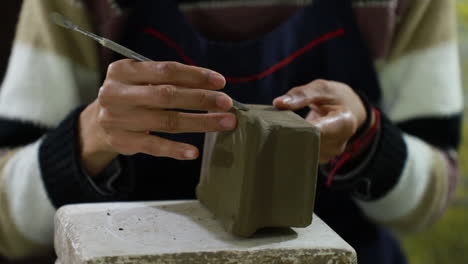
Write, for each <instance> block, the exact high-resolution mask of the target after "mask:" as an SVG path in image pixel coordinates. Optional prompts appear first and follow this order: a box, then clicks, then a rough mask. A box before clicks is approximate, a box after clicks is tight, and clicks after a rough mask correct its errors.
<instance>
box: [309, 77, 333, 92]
mask: <svg viewBox="0 0 468 264" xmlns="http://www.w3.org/2000/svg"><path fill="white" fill-rule="evenodd" d="M313 84H314V86H315V87H317V89H320V90H321V91H322V92H323V93H329V92H331V91H332V86H331V85H330V82H329V81H327V80H324V79H318V80H315V81H314V82H313Z"/></svg>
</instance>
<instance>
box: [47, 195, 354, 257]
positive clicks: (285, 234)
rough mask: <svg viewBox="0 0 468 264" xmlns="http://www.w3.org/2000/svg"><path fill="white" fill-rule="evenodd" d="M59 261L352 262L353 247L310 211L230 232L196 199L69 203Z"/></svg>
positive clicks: (59, 235) (59, 224)
mask: <svg viewBox="0 0 468 264" xmlns="http://www.w3.org/2000/svg"><path fill="white" fill-rule="evenodd" d="M55 249H56V252H57V255H58V257H59V261H58V262H60V263H62V264H101V263H106V264H109V263H116V264H124V263H125V264H133V263H139V264H163V263H167V264H179V263H184V264H188V263H194V264H197V263H212V264H215V263H231V264H234V263H249V264H250V263H251V264H262V263H278V264H281V263H288V264H289V263H291V264H292V263H294V264H302V263H308V264H315V263H317V264H322V263H326V264H335V263H336V264H355V263H356V253H355V251H354V249H353V248H352V247H351V246H350V245H349V244H347V243H346V242H345V241H344V240H343V239H341V238H340V237H339V236H338V235H337V234H336V233H335V232H334V231H333V230H332V229H331V228H329V227H328V226H327V225H326V224H325V223H324V222H323V221H321V220H320V219H319V218H318V217H317V216H314V220H313V222H312V225H310V226H308V227H307V228H290V229H270V230H265V231H262V232H260V233H258V234H256V235H255V236H254V237H252V238H240V237H235V236H233V235H231V234H229V233H227V232H226V231H224V229H223V228H222V226H221V225H220V223H219V222H218V221H216V219H214V218H213V216H212V214H211V213H210V212H209V211H208V210H207V209H206V208H204V207H203V206H202V205H201V204H200V203H199V202H198V201H170V202H137V203H102V204H83V205H71V206H66V207H63V208H61V209H60V210H59V211H58V212H57V215H56V217H55Z"/></svg>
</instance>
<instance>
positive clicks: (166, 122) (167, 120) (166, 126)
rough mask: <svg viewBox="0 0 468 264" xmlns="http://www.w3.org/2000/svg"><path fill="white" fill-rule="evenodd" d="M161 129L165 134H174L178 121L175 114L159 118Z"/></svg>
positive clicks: (171, 113) (167, 114) (170, 113)
mask: <svg viewBox="0 0 468 264" xmlns="http://www.w3.org/2000/svg"><path fill="white" fill-rule="evenodd" d="M160 122H161V124H160V126H161V129H162V130H164V131H167V132H175V131H177V129H178V127H179V119H178V116H177V114H176V113H175V112H167V113H165V114H163V115H162V116H161V121H160Z"/></svg>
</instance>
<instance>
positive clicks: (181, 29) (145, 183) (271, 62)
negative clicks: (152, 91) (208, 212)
mask: <svg viewBox="0 0 468 264" xmlns="http://www.w3.org/2000/svg"><path fill="white" fill-rule="evenodd" d="M136 2H137V3H135V4H136V5H137V6H136V9H135V12H134V17H133V19H131V20H130V21H131V23H129V27H128V28H127V30H126V32H129V34H128V35H127V36H126V38H125V44H126V45H128V46H129V47H131V48H133V49H135V50H136V51H137V52H139V53H141V54H144V55H145V56H147V57H149V58H151V59H154V60H157V61H178V62H182V63H186V64H193V65H198V66H202V67H207V68H210V69H213V70H215V71H218V72H220V73H221V74H223V75H224V76H226V77H227V80H228V83H227V85H226V88H225V89H224V90H223V91H224V92H226V93H227V94H229V95H230V96H231V97H233V98H234V99H237V100H238V101H240V102H243V103H255V104H271V103H272V101H273V99H274V98H276V97H278V96H280V95H283V94H285V93H286V92H287V91H288V90H289V89H291V88H292V87H294V86H299V85H304V84H307V83H309V82H311V81H313V80H315V79H319V78H321V79H329V80H334V81H339V82H343V83H346V84H348V85H350V86H351V87H352V88H353V89H356V90H359V91H360V92H361V93H363V94H365V95H366V96H367V97H368V98H369V99H370V101H371V102H372V103H373V104H374V105H378V104H379V102H380V97H381V95H380V89H379V86H378V81H377V78H376V74H375V71H374V68H373V65H372V61H371V59H370V56H369V54H368V51H367V48H366V46H365V44H364V42H363V41H362V39H361V35H360V33H359V30H358V28H357V26H356V23H355V21H354V16H353V10H352V7H351V4H350V1H345V0H315V1H313V2H312V3H311V4H309V5H308V6H306V7H304V8H302V9H300V10H298V11H297V12H296V13H294V14H293V15H292V16H291V17H290V18H289V19H288V20H286V21H285V22H283V23H282V24H281V25H280V26H278V27H277V28H276V29H274V30H273V31H271V32H269V33H267V34H265V35H263V36H261V37H258V38H256V39H253V40H247V41H240V42H234V43H222V42H213V41H209V40H207V39H206V38H204V37H203V36H202V35H201V34H200V33H198V32H197V31H196V30H194V28H193V27H192V25H191V24H190V23H189V22H188V21H187V19H186V18H185V16H184V15H183V14H182V13H181V11H180V10H179V7H178V2H177V1H169V0H164V1H154V0H141V1H136ZM307 112H308V111H307V109H304V110H303V111H299V114H301V115H302V116H304V115H305V114H307ZM162 136H164V137H166V138H170V139H173V140H177V141H183V142H187V143H190V144H194V145H196V146H198V147H199V148H200V149H202V147H203V134H173V135H168V134H164V135H162ZM134 162H135V169H136V173H137V175H139V177H140V178H138V179H137V183H136V184H137V192H136V193H135V195H134V197H135V199H136V200H160V199H189V198H194V197H195V193H194V189H195V186H196V184H197V182H198V178H199V172H200V159H198V160H196V161H177V160H173V159H167V158H154V157H149V156H147V155H136V156H135V157H134ZM148 172H153V173H148ZM317 188H318V194H317V199H316V208H315V212H316V213H317V214H318V215H319V216H320V217H321V218H322V219H323V220H324V221H325V222H326V223H328V224H329V225H330V226H331V227H332V228H333V229H334V230H335V231H336V232H337V233H338V234H340V235H341V236H342V237H343V238H344V239H345V240H347V241H348V242H349V243H350V244H351V245H352V246H353V247H354V248H355V249H356V251H357V252H358V258H359V263H360V264H366V263H372V264H375V263H380V264H386V263H388V264H396V263H405V261H404V258H403V257H402V255H401V253H400V250H399V249H398V245H397V244H396V243H395V240H394V239H393V238H392V237H391V236H390V235H389V233H388V232H387V231H385V230H383V229H381V228H379V227H377V226H376V225H375V224H373V223H371V222H370V221H368V220H367V219H366V218H365V216H364V215H363V214H362V212H361V211H360V209H359V208H358V207H357V206H356V205H355V204H354V202H353V201H352V200H351V198H350V197H349V195H348V194H346V193H342V192H339V191H332V190H330V189H328V188H326V187H325V186H324V185H323V182H322V181H320V182H319V184H318V187H317Z"/></svg>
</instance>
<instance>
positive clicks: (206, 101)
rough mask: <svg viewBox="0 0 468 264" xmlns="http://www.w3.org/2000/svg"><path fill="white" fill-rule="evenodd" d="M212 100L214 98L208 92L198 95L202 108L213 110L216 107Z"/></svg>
mask: <svg viewBox="0 0 468 264" xmlns="http://www.w3.org/2000/svg"><path fill="white" fill-rule="evenodd" d="M212 98H214V97H212V96H210V95H209V94H208V93H207V92H201V93H200V94H199V95H198V98H197V102H198V104H199V105H200V106H202V107H204V108H207V107H208V108H212V107H213V106H215V102H214V100H210V99H212Z"/></svg>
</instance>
